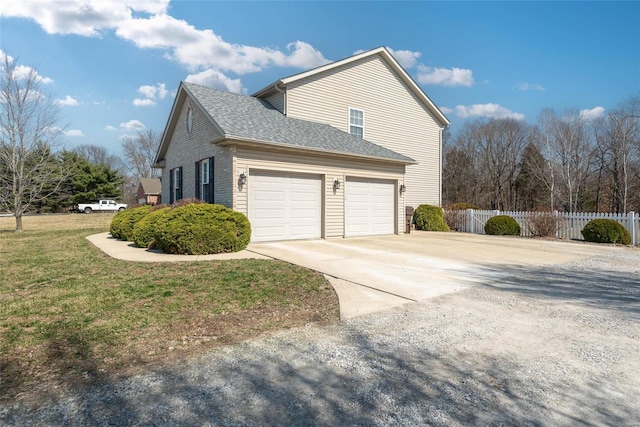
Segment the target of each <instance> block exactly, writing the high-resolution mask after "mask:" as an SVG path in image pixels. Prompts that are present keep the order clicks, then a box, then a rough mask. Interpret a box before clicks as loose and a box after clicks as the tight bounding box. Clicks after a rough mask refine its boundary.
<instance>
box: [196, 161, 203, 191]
mask: <svg viewBox="0 0 640 427" xmlns="http://www.w3.org/2000/svg"><path fill="white" fill-rule="evenodd" d="M202 196H204V194H202V195H201V194H200V162H196V199H200V198H201V197H202Z"/></svg>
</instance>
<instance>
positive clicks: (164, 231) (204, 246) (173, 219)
mask: <svg viewBox="0 0 640 427" xmlns="http://www.w3.org/2000/svg"><path fill="white" fill-rule="evenodd" d="M154 238H155V245H156V247H157V248H161V249H162V250H163V251H165V252H167V253H172V254H188V255H205V254H217V253H223V252H237V251H241V250H242V249H244V248H246V247H247V244H249V240H250V239H251V225H250V224H249V220H248V219H247V217H246V216H244V215H243V214H241V213H240V212H236V211H234V210H232V209H229V208H227V207H225V206H222V205H211V204H204V203H203V204H198V203H192V204H189V205H186V206H180V207H176V208H172V209H170V210H169V211H167V212H165V213H164V215H162V216H161V217H160V218H159V219H158V221H157V222H156V233H155V236H154Z"/></svg>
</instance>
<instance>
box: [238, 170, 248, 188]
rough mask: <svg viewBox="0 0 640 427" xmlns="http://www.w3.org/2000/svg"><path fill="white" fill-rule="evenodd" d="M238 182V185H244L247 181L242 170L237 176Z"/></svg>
mask: <svg viewBox="0 0 640 427" xmlns="http://www.w3.org/2000/svg"><path fill="white" fill-rule="evenodd" d="M238 182H239V183H240V185H245V184H246V183H247V175H245V173H244V172H242V173H241V174H240V176H239V177H238Z"/></svg>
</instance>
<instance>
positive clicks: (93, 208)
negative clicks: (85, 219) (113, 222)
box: [76, 200, 128, 214]
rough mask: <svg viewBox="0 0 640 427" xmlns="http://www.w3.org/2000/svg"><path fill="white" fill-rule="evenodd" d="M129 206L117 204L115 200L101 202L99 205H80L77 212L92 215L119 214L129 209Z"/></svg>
mask: <svg viewBox="0 0 640 427" xmlns="http://www.w3.org/2000/svg"><path fill="white" fill-rule="evenodd" d="M127 207H128V205H126V204H124V203H116V201H115V200H100V201H99V202H98V203H80V204H78V207H77V208H76V210H77V211H78V212H84V213H87V214H90V213H91V212H117V211H121V210H124V209H127Z"/></svg>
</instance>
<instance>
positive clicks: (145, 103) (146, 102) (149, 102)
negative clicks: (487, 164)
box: [133, 98, 156, 107]
mask: <svg viewBox="0 0 640 427" xmlns="http://www.w3.org/2000/svg"><path fill="white" fill-rule="evenodd" d="M133 105H135V106H136V107H151V106H153V105H156V101H154V100H153V99H149V98H145V99H143V98H136V99H134V100H133Z"/></svg>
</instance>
